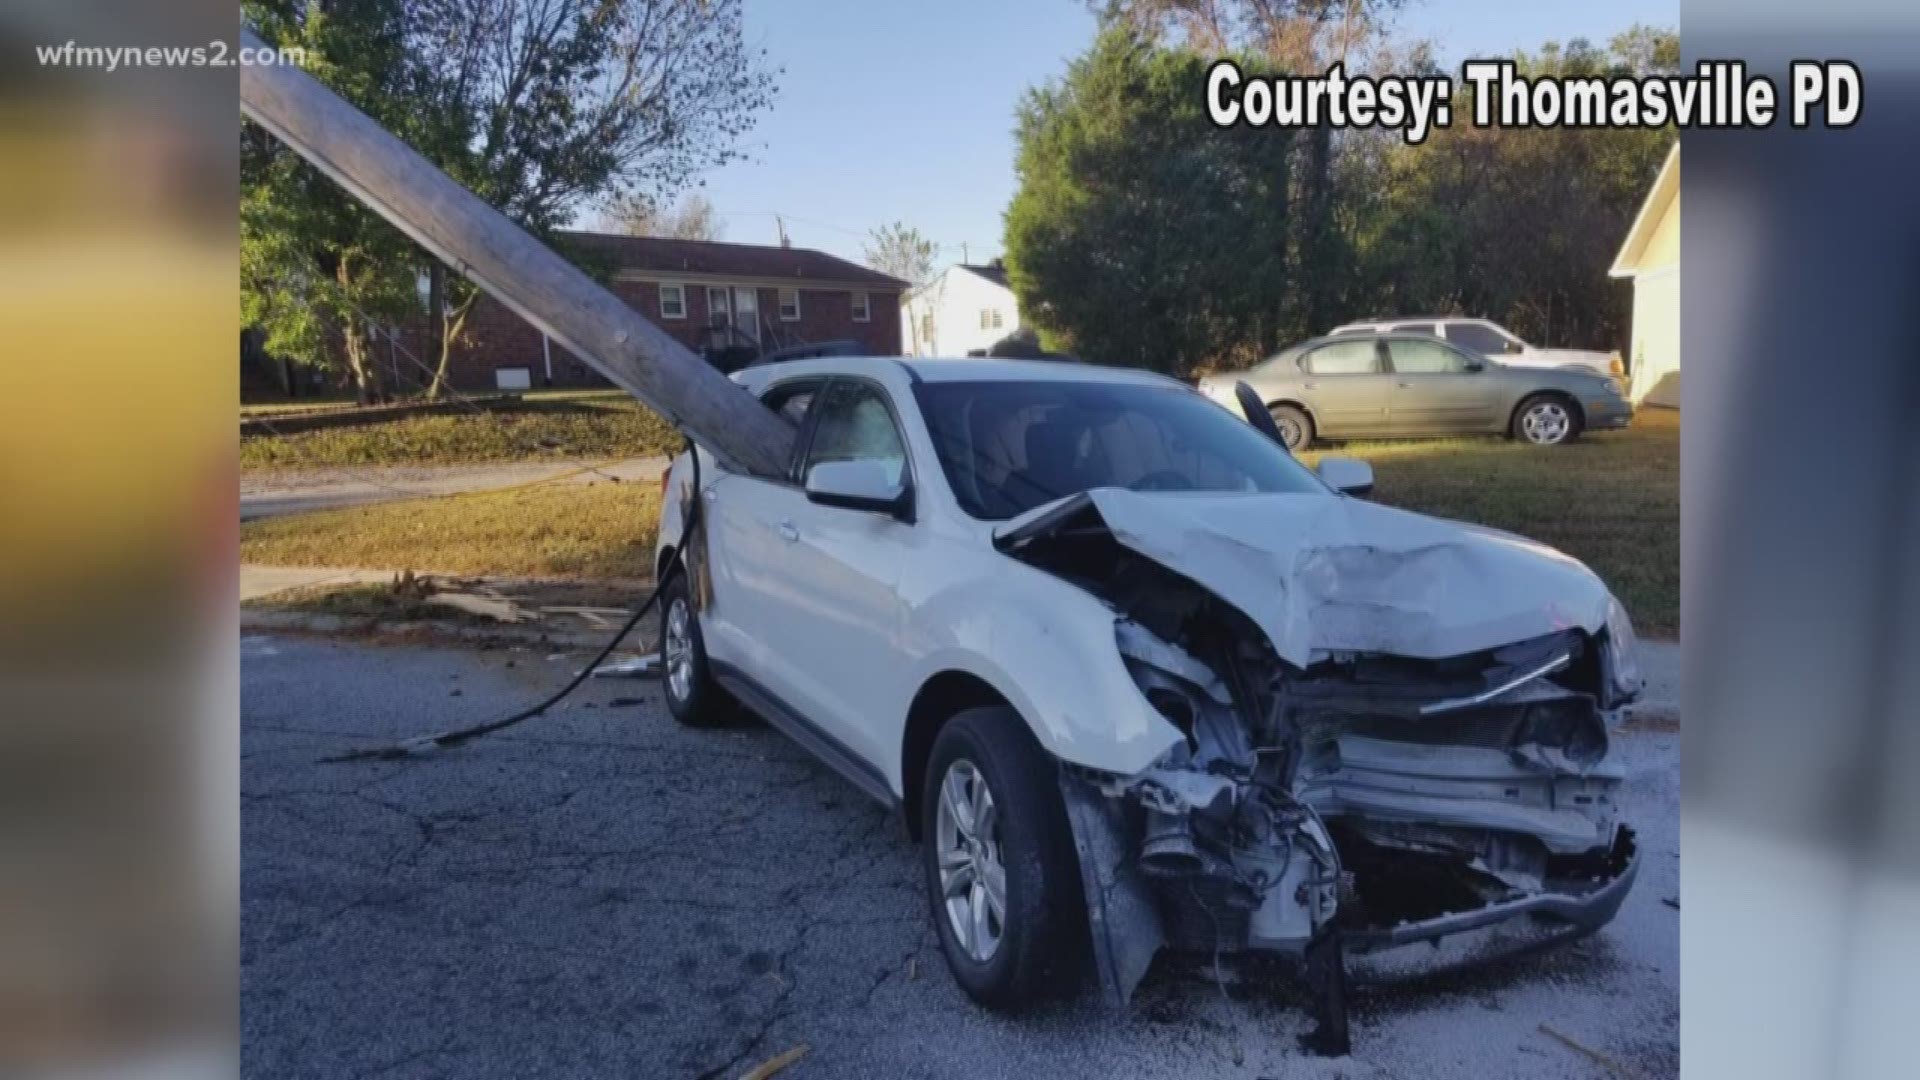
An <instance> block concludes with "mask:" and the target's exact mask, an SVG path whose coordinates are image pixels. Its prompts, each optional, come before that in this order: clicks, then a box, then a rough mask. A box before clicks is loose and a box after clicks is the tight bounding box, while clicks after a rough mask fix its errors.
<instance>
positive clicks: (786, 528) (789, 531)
mask: <svg viewBox="0 0 1920 1080" xmlns="http://www.w3.org/2000/svg"><path fill="white" fill-rule="evenodd" d="M779 528H780V538H781V539H782V540H785V541H786V542H787V543H789V544H791V543H794V542H795V541H797V540H799V539H800V530H799V529H796V528H794V526H793V522H791V521H783V522H781V523H780V526H779Z"/></svg>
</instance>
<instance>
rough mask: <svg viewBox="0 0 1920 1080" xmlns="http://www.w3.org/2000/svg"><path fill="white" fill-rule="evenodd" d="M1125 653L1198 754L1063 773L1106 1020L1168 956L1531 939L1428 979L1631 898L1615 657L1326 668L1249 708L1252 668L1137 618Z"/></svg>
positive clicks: (1582, 644)
mask: <svg viewBox="0 0 1920 1080" xmlns="http://www.w3.org/2000/svg"><path fill="white" fill-rule="evenodd" d="M1116 639H1117V644H1118V647H1119V649H1120V651H1121V653H1122V655H1123V656H1125V657H1126V658H1127V659H1128V661H1129V669H1130V670H1131V671H1132V672H1133V674H1134V676H1135V679H1136V681H1137V682H1139V684H1140V686H1141V689H1142V693H1143V695H1144V696H1145V697H1146V698H1147V700H1148V701H1149V702H1150V703H1152V704H1153V705H1154V707H1155V708H1157V709H1159V710H1160V711H1161V712H1162V713H1163V715H1166V716H1167V717H1168V719H1169V721H1170V722H1172V723H1174V724H1175V725H1176V726H1177V727H1179V728H1180V729H1181V730H1182V731H1183V732H1184V733H1185V734H1186V735H1187V739H1186V740H1185V741H1184V742H1183V743H1182V744H1180V745H1178V746H1176V747H1175V748H1174V749H1173V750H1171V751H1169V753H1168V754H1167V755H1166V756H1165V757H1163V758H1162V759H1161V760H1160V761H1159V762H1157V763H1156V764H1155V765H1154V766H1153V767H1151V768H1148V769H1146V770H1143V771H1142V772H1140V773H1138V774H1135V775H1133V776H1116V775H1113V774H1108V773H1100V772H1097V771H1094V770H1088V769H1083V768H1077V767H1074V766H1066V767H1064V768H1063V770H1062V781H1061V784H1062V792H1063V795H1064V798H1065V801H1066V805H1067V808H1068V814H1069V819H1070V821H1071V823H1072V826H1073V831H1074V838H1075V842H1076V844H1077V845H1078V848H1079V853H1080V862H1081V871H1082V875H1083V885H1084V887H1085V891H1086V895H1087V899H1088V908H1089V913H1090V922H1091V925H1092V927H1093V930H1094V943H1095V959H1096V962H1097V968H1098V973H1099V977H1100V981H1101V983H1102V986H1103V990H1104V991H1105V993H1106V996H1107V997H1108V998H1109V999H1110V1000H1111V1001H1114V1002H1116V1003H1124V1002H1125V1001H1126V1000H1128V999H1129V998H1130V996H1131V994H1132V991H1133V988H1134V986H1135V985H1136V984H1137V983H1138V981H1139V979H1140V978H1141V977H1142V976H1143V975H1144V974H1145V972H1146V969H1147V967H1148V966H1149V964H1150V963H1151V961H1152V960H1153V957H1154V955H1155V954H1156V953H1157V952H1159V951H1160V950H1161V949H1162V948H1172V949H1175V950H1178V951H1185V952H1193V953H1199V954H1203V955H1204V954H1208V953H1211V954H1214V955H1225V954H1239V953H1270V954H1274V953H1277V954H1283V955H1292V956H1296V957H1302V958H1311V956H1312V955H1313V953H1314V951H1315V950H1319V951H1320V952H1321V953H1322V955H1323V956H1324V955H1326V954H1327V951H1328V949H1329V946H1328V944H1327V943H1328V942H1333V943H1335V944H1334V945H1333V946H1332V947H1331V954H1332V955H1334V956H1339V957H1352V956H1360V955H1363V954H1375V953H1381V952H1384V951H1388V950H1393V949H1395V948H1397V947H1399V946H1404V945H1411V944H1416V943H1422V942H1428V943H1435V944H1436V946H1437V944H1438V943H1439V942H1440V941H1441V940H1442V939H1446V938H1450V937H1456V936H1459V935H1468V934H1470V933H1471V932H1473V931H1479V930H1485V929H1487V928H1490V927H1499V926H1502V925H1503V924H1509V923H1513V922H1515V921H1522V922H1524V923H1525V924H1526V925H1525V931H1526V932H1525V933H1506V932H1505V931H1502V932H1501V934H1500V936H1501V937H1503V938H1504V939H1507V940H1505V941H1503V942H1500V943H1496V947H1493V948H1488V949H1478V950H1472V951H1461V950H1450V951H1449V952H1450V953H1451V955H1446V956H1442V955H1441V953H1442V950H1440V949H1438V948H1437V947H1436V949H1435V950H1433V955H1432V956H1431V957H1427V958H1426V959H1428V960H1430V961H1431V962H1430V963H1427V964H1426V965H1425V969H1426V970H1432V969H1434V968H1436V967H1444V966H1449V965H1450V964H1451V963H1453V962H1456V961H1458V962H1467V961H1477V960H1484V959H1489V958H1492V957H1493V956H1497V955H1502V954H1504V953H1506V952H1510V951H1519V950H1521V949H1528V948H1533V947H1537V946H1538V945H1541V944H1548V943H1551V942H1552V941H1554V940H1559V939H1562V938H1566V937H1573V936H1579V935H1582V934H1585V933H1589V932H1591V931H1593V930H1595V929H1598V928H1599V927H1600V926H1603V925H1605V924H1606V923H1607V922H1608V921H1609V920H1611V919H1612V918H1613V916H1614V915H1615V913H1616V912H1617V911H1618V910H1619V908H1620V904H1621V903H1622V902H1623V900H1624V899H1625V896H1626V894H1627V892H1628V891H1629V890H1630V889H1631V887H1632V883H1633V880H1634V877H1635V874H1636V873H1637V870H1638V865H1639V855H1638V850H1637V847H1636V845H1635V842H1634V839H1633V833H1632V830H1631V829H1629V828H1627V827H1625V826H1624V825H1622V824H1620V823H1619V821H1618V820H1617V805H1616V795H1617V791H1618V788H1619V786H1620V784H1621V782H1622V780H1623V774H1622V773H1621V771H1620V770H1619V769H1617V768H1616V767H1614V765H1613V764H1612V763H1611V762H1609V761H1608V760H1607V758H1608V749H1609V735H1610V730H1609V729H1610V727H1611V722H1612V721H1613V720H1614V719H1615V718H1617V715H1618V713H1617V705H1618V702H1619V698H1618V695H1614V694H1612V693H1611V692H1610V691H1608V690H1606V689H1604V688H1605V686H1606V685H1607V677H1608V675H1609V674H1610V665H1609V663H1608V661H1607V655H1608V652H1609V650H1608V649H1607V648H1606V647H1605V639H1604V638H1601V639H1599V640H1598V641H1596V640H1593V639H1591V638H1589V637H1588V636H1586V635H1582V634H1578V633H1562V634H1555V635H1548V636H1545V637H1543V638H1540V639H1537V640H1534V641H1529V642H1523V643H1518V644H1516V645H1513V646H1507V647H1503V648H1501V649H1497V650H1490V651H1488V652H1487V653H1485V654H1482V655H1475V656H1471V657H1463V658H1455V659H1452V660H1449V661H1445V662H1442V663H1440V664H1438V665H1434V664H1432V663H1430V662H1408V661H1406V660H1404V659H1400V658H1391V657H1387V658H1369V657H1341V658H1334V659H1329V660H1328V661H1326V662H1324V663H1322V664H1319V665H1316V666H1315V667H1314V668H1313V669H1310V670H1309V671H1306V672H1291V671H1280V670H1277V669H1276V670H1273V671H1268V672H1265V673H1262V675H1261V678H1260V680H1258V685H1260V686H1261V687H1262V689H1260V690H1257V691H1256V690H1254V689H1252V687H1253V686H1254V685H1255V684H1256V680H1255V679H1253V678H1250V677H1249V675H1248V671H1247V670H1246V669H1245V667H1250V666H1251V664H1250V663H1249V664H1247V665H1245V667H1243V663H1242V661H1243V660H1251V659H1254V654H1252V653H1251V651H1249V653H1248V654H1247V655H1246V656H1244V657H1242V658H1241V659H1235V658H1234V657H1233V656H1232V655H1231V653H1230V652H1222V653H1220V654H1218V655H1219V657H1220V658H1219V659H1218V660H1217V661H1216V663H1215V664H1214V665H1208V664H1203V663H1201V662H1200V661H1199V660H1198V658H1197V657H1195V656H1194V655H1193V654H1192V653H1189V652H1187V651H1186V650H1185V649H1184V648H1182V647H1181V646H1178V645H1174V644H1172V643H1170V642H1168V641H1166V640H1165V639H1163V638H1160V637H1158V636H1157V635H1154V634H1152V633H1150V632H1148V631H1146V630H1145V629H1144V628H1143V627H1140V626H1137V625H1134V624H1131V623H1129V622H1126V621H1122V622H1121V623H1119V624H1118V627H1117V633H1116ZM1216 671H1225V672H1226V673H1227V674H1226V675H1224V676H1221V675H1216V674H1215V672H1216ZM1602 701H1605V702H1607V703H1608V704H1609V705H1613V706H1616V707H1615V708H1613V709H1604V710H1603V709H1602V708H1601V702H1602ZM1322 966H1324V964H1323V965H1322Z"/></svg>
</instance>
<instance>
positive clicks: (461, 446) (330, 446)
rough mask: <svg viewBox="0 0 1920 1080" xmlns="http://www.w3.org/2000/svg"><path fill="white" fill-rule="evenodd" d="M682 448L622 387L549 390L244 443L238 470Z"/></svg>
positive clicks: (606, 454)
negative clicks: (479, 406) (478, 408)
mask: <svg viewBox="0 0 1920 1080" xmlns="http://www.w3.org/2000/svg"><path fill="white" fill-rule="evenodd" d="M680 445H681V440H680V436H679V435H678V434H677V433H676V432H675V431H674V429H673V427H672V426H671V425H669V424H668V423H667V422H666V421H665V420H663V419H661V418H660V417H659V416H658V415H657V414H656V413H654V412H653V411H652V410H649V409H647V408H646V407H644V406H642V405H641V404H640V403H639V402H638V401H636V400H634V398H633V397H632V396H631V395H628V394H626V393H624V392H622V391H618V390H614V391H596V390H587V391H551V392H543V393H536V394H529V395H527V396H526V397H524V398H523V399H522V400H520V401H518V402H513V403H509V404H497V405H492V406H489V407H488V408H487V409H486V411H485V412H484V413H480V412H473V411H468V410H460V411H458V412H452V413H444V414H439V415H433V416H409V417H405V418H402V419H398V420H386V421H382V422H380V423H374V424H365V425H361V426H356V427H337V428H322V429H319V430H315V431H301V432H294V433H291V434H288V435H263V436H257V437H250V438H245V439H242V440H240V467H241V468H242V469H249V470H261V469H311V468H331V467H340V466H356V467H365V466H383V465H396V466H406V465H463V464H479V463H487V462H504V461H527V460H539V459H542V458H595V459H597V458H612V457H638V456H644V455H648V454H662V453H670V452H673V451H675V450H678V449H679V447H680Z"/></svg>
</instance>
